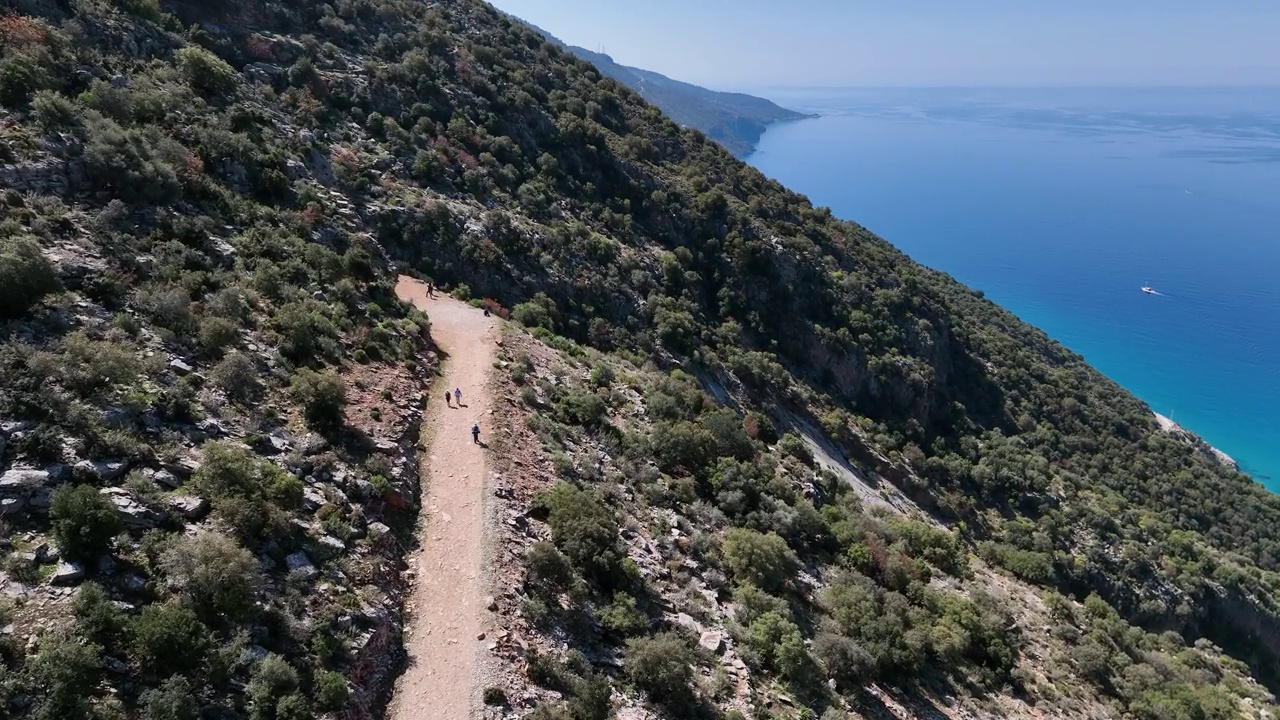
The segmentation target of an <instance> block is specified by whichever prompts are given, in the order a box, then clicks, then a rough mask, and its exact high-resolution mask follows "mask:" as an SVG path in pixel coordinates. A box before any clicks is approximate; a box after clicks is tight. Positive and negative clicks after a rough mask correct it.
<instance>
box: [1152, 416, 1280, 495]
mask: <svg viewBox="0 0 1280 720" xmlns="http://www.w3.org/2000/svg"><path fill="white" fill-rule="evenodd" d="M1151 414H1152V415H1155V416H1156V423H1157V424H1159V425H1160V429H1161V430H1163V431H1165V432H1167V433H1169V434H1170V435H1178V436H1180V437H1182V438H1184V439H1186V440H1191V441H1194V442H1197V443H1203V444H1204V445H1205V446H1206V447H1208V448H1209V452H1210V453H1212V456H1213V459H1214V460H1216V461H1217V462H1218V464H1220V465H1226V466H1227V467H1230V468H1232V469H1234V470H1235V471H1236V472H1244V471H1243V470H1241V469H1240V463H1239V462H1237V461H1236V459H1235V458H1233V457H1231V456H1230V455H1228V454H1226V453H1224V452H1222V451H1221V450H1219V449H1218V448H1216V447H1214V446H1212V445H1210V444H1209V443H1207V442H1205V441H1204V439H1203V438H1201V437H1200V436H1199V435H1196V434H1195V433H1193V432H1191V431H1190V430H1188V429H1186V428H1184V427H1182V426H1181V425H1179V424H1178V423H1176V422H1174V421H1173V419H1172V418H1168V417H1165V416H1164V415H1161V414H1160V413H1158V412H1156V411H1154V410H1152V411H1151ZM1245 474H1246V475H1247V474H1248V473H1245ZM1251 477H1252V476H1251ZM1254 480H1255V482H1257V479H1256V478H1255V479H1254Z"/></svg>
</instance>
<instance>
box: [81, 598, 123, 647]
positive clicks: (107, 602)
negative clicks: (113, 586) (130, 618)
mask: <svg viewBox="0 0 1280 720" xmlns="http://www.w3.org/2000/svg"><path fill="white" fill-rule="evenodd" d="M71 609H72V612H73V613H74V614H75V617H76V630H77V632H78V633H79V634H81V635H83V636H84V637H86V638H88V639H89V640H90V641H92V642H95V643H97V644H99V645H102V646H103V647H112V646H113V645H114V644H115V641H116V638H117V637H118V636H119V635H120V632H121V631H122V630H124V627H125V616H124V613H123V612H122V611H121V610H120V608H118V607H116V606H115V604H114V603H112V602H111V598H110V597H109V596H108V595H107V593H106V592H105V591H104V590H103V589H102V586H101V585H99V584H97V583H93V582H87V583H85V584H83V585H81V586H80V589H79V590H78V591H77V592H76V599H75V602H74V603H73V604H72V606H71Z"/></svg>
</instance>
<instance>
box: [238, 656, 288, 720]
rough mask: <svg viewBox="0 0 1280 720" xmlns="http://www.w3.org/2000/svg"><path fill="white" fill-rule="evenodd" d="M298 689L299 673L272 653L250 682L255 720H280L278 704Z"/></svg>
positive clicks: (256, 667) (255, 671)
mask: <svg viewBox="0 0 1280 720" xmlns="http://www.w3.org/2000/svg"><path fill="white" fill-rule="evenodd" d="M297 689H298V671H297V670H294V669H293V666H292V665H290V664H289V662H288V661H287V660H285V659H284V658H282V657H280V656H279V655H276V654H275V653H271V654H269V655H267V656H266V657H265V658H263V659H262V661H261V662H259V663H258V664H257V665H256V666H255V667H254V668H253V675H252V676H251V678H250V680H249V697H250V698H252V699H253V717H254V719H255V720H279V718H278V713H277V704H278V703H280V701H281V700H282V699H284V698H286V697H290V696H292V695H293V693H294V692H296V691H297Z"/></svg>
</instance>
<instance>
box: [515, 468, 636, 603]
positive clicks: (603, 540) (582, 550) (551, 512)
mask: <svg viewBox="0 0 1280 720" xmlns="http://www.w3.org/2000/svg"><path fill="white" fill-rule="evenodd" d="M534 505H535V507H537V508H540V509H542V510H544V511H546V512H547V513H548V522H549V523H550V524H551V538H552V540H553V541H554V542H555V544H556V547H557V548H559V549H560V550H561V551H562V552H563V553H564V554H565V555H566V556H568V557H569V559H570V560H571V561H572V562H573V564H574V565H575V566H577V567H578V568H579V569H580V570H582V571H583V573H585V574H586V575H587V577H589V578H591V579H593V580H595V581H596V582H597V583H599V584H600V585H601V587H603V588H605V589H611V588H612V587H613V586H614V583H615V582H617V581H618V580H619V579H620V578H619V575H620V573H619V564H620V563H621V561H622V558H623V557H624V556H625V553H624V552H623V550H622V547H621V543H620V541H619V536H618V521H617V519H616V518H615V517H614V516H613V513H612V512H610V511H609V509H608V508H607V507H605V506H604V505H603V504H602V503H601V502H600V501H599V500H597V499H596V498H595V497H593V496H592V495H589V494H587V493H585V492H583V491H581V490H579V489H578V488H576V487H574V486H572V485H570V484H568V483H565V482H561V483H557V484H556V485H555V487H553V488H551V489H550V490H548V491H545V492H542V493H539V494H538V496H537V497H536V498H534Z"/></svg>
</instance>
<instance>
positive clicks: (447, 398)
mask: <svg viewBox="0 0 1280 720" xmlns="http://www.w3.org/2000/svg"><path fill="white" fill-rule="evenodd" d="M444 404H445V405H448V406H449V407H453V393H451V392H449V391H448V390H445V391H444Z"/></svg>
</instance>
